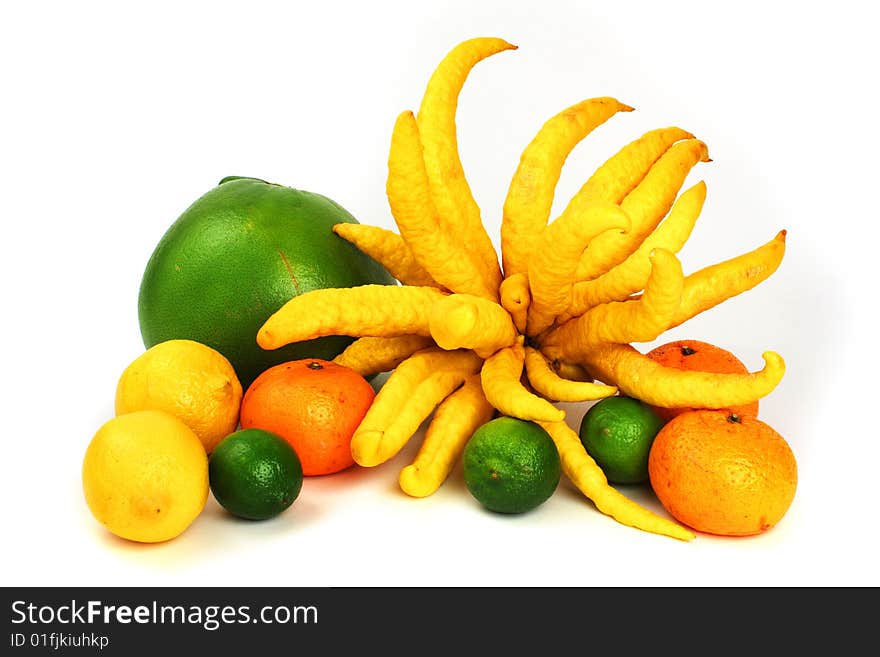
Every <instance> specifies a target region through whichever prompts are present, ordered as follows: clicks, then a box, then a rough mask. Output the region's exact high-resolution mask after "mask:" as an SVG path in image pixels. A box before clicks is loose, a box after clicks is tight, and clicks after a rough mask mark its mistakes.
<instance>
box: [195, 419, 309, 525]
mask: <svg viewBox="0 0 880 657" xmlns="http://www.w3.org/2000/svg"><path fill="white" fill-rule="evenodd" d="M208 475H209V478H210V483H211V492H212V493H213V494H214V497H215V498H216V500H217V501H218V502H219V503H220V506H222V507H223V508H224V509H226V510H227V511H229V512H230V513H231V514H233V515H236V516H239V517H240V518H247V519H248V520H265V519H267V518H272V517H274V516H277V515H278V514H279V513H281V512H282V511H284V510H285V509H286V508H287V507H289V506H290V505H291V504H293V501H294V500H295V499H296V498H297V496H298V495H299V491H300V489H301V488H302V481H303V471H302V465H301V464H300V460H299V457H298V456H297V454H296V452H295V451H294V449H293V447H291V446H290V444H289V443H288V442H287V441H286V440H284V438H282V437H281V436H278V435H277V434H274V433H271V432H269V431H263V430H262V429H242V430H240V431H236V432H235V433H231V434H229V435H228V436H226V438H224V439H223V440H222V441H221V442H220V444H219V445H217V447H216V448H215V449H214V451H213V452H212V453H211V458H210V460H209V462H208Z"/></svg>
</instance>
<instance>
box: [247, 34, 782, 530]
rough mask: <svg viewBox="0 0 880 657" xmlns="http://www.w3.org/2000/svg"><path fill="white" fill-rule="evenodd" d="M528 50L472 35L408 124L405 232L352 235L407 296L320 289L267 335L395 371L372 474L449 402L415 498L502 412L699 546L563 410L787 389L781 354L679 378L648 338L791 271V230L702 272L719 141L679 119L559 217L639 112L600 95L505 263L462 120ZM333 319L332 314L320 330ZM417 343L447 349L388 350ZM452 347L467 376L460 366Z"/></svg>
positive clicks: (539, 184)
mask: <svg viewBox="0 0 880 657" xmlns="http://www.w3.org/2000/svg"><path fill="white" fill-rule="evenodd" d="M510 49H513V46H511V45H510V44H508V43H507V42H505V41H503V40H500V39H492V38H476V39H471V40H468V41H465V42H463V43H461V44H459V45H458V46H456V47H455V48H453V50H452V51H450V53H449V54H448V55H447V56H446V57H445V58H444V59H443V61H442V62H441V64H440V65H439V66H438V67H437V69H436V71H435V72H434V74H433V76H432V77H431V79H430V81H429V82H428V86H427V88H426V90H425V95H424V99H423V101H422V105H421V108H420V110H419V113H418V116H416V115H415V114H413V113H412V112H410V111H404V112H402V113H400V114H399V115H398V117H397V121H396V123H395V126H394V131H393V133H392V137H391V145H390V152H389V159H388V178H387V182H386V191H387V195H388V201H389V205H390V207H391V212H392V215H393V217H394V220H395V223H396V224H397V227H398V229H399V231H400V233H399V235H397V234H395V233H391V234H390V235H386V234H384V233H382V234H380V233H375V234H373V235H371V236H370V239H368V237H367V236H366V231H361V230H360V229H356V230H355V229H352V230H348V229H346V230H342V231H339V232H340V233H341V234H345V233H348V235H347V239H350V240H351V241H352V242H353V243H355V244H357V243H358V242H359V241H360V243H361V244H363V247H364V249H365V250H366V251H367V252H368V253H370V254H371V255H372V256H373V257H375V258H377V260H379V261H380V262H383V263H385V264H386V266H387V267H388V268H389V270H393V271H398V272H400V279H399V280H400V282H401V283H403V284H404V285H403V286H402V287H390V286H373V287H372V288H371V289H370V290H369V291H368V292H367V291H365V292H363V293H355V292H352V293H348V292H346V293H344V294H343V293H340V292H339V291H334V290H319V291H316V292H313V293H310V294H309V295H304V296H303V297H302V298H301V299H298V300H297V299H295V300H293V302H291V304H290V305H289V306H286V307H284V308H282V309H281V310H279V311H278V312H277V313H276V314H275V315H273V316H272V317H271V318H269V320H268V321H267V322H266V324H265V325H264V326H263V328H262V329H261V331H260V336H259V338H258V339H259V341H260V344H261V345H262V346H263V347H265V348H276V347H279V346H282V345H285V344H288V343H290V342H294V341H296V340H303V339H312V338H318V337H321V336H326V335H336V334H341V335H351V336H356V337H358V338H359V340H358V342H356V343H355V344H354V345H353V346H352V348H351V351H350V352H349V353H348V354H343V355H342V356H340V359H341V360H342V361H347V360H350V362H357V363H362V365H361V367H362V368H363V369H364V370H365V371H375V370H380V369H381V370H382V371H387V370H391V369H393V372H392V374H391V376H390V378H389V379H388V382H387V383H386V384H385V388H384V389H383V391H381V392H380V393H379V395H378V396H377V398H376V404H375V405H374V409H371V412H370V413H368V415H367V417H366V418H365V419H364V422H363V423H362V424H361V427H360V428H359V430H358V434H359V435H357V436H356V440H354V441H352V450H353V452H354V453H355V458H356V460H357V461H358V463H361V464H362V465H367V466H372V465H378V464H379V463H382V462H385V461H387V460H388V459H390V458H391V457H392V456H394V455H395V454H397V453H398V452H399V451H400V449H401V448H402V447H403V446H404V445H405V444H406V442H407V441H408V440H409V438H411V437H412V436H413V435H414V434H415V432H416V431H417V429H418V427H419V425H420V423H422V422H423V421H425V420H427V419H428V418H429V416H430V415H431V412H432V411H434V410H435V409H436V413H435V415H434V417H433V418H432V419H431V421H430V424H429V426H428V429H427V433H426V439H425V442H424V443H423V446H422V450H420V452H419V454H418V456H417V457H416V459H415V461H414V462H413V464H412V465H410V466H408V467H406V468H404V470H403V472H401V475H400V485H401V487H402V488H403V489H404V490H405V491H406V492H407V493H408V494H410V495H412V496H415V497H422V496H425V495H429V494H431V493H432V492H434V491H435V490H436V488H437V487H438V486H439V485H440V484H441V483H442V482H443V480H444V479H445V478H446V476H447V474H448V472H449V469H450V468H451V467H452V463H453V462H454V460H455V459H457V458H459V457H460V454H461V447H462V441H463V440H465V438H464V436H465V435H466V433H467V432H468V431H471V430H472V428H473V426H474V425H475V424H476V423H477V422H478V421H480V420H482V419H483V418H484V417H485V416H486V414H487V412H488V409H490V408H492V409H495V411H497V412H500V413H502V414H504V415H508V416H512V417H516V418H519V419H524V420H531V421H535V422H539V423H541V425H542V426H544V428H545V429H546V430H547V431H548V432H549V433H550V435H551V437H552V438H553V441H554V443H555V444H556V447H557V449H558V450H559V453H560V455H561V456H562V463H563V469H564V471H565V473H566V474H567V476H568V477H569V478H570V479H571V480H572V481H573V482H574V483H575V485H576V486H577V487H578V488H579V489H580V490H581V492H583V494H584V495H585V496H586V497H588V498H589V499H590V500H592V501H593V502H594V503H595V505H596V507H597V508H598V509H599V510H600V511H601V512H603V513H605V514H607V515H609V516H611V517H613V518H614V519H616V520H617V521H618V522H621V523H623V524H625V525H630V526H633V527H637V528H640V529H643V530H645V531H649V532H653V533H657V534H662V535H666V536H671V537H674V538H677V539H681V540H690V539H692V538H693V537H694V535H693V533H692V532H690V531H689V530H687V529H685V528H683V527H681V526H680V525H678V524H677V523H675V522H673V521H672V520H669V519H667V518H662V517H660V516H658V515H657V514H655V513H653V512H651V511H650V510H647V509H644V508H642V507H640V506H639V505H637V504H635V503H634V502H632V501H630V500H628V499H627V498H626V497H625V496H623V495H622V494H621V493H620V492H618V491H617V490H615V489H614V488H613V487H612V486H610V485H609V483H608V481H607V479H606V478H605V477H604V475H603V473H602V470H601V469H600V468H599V467H598V466H597V465H596V463H595V462H594V461H593V460H592V459H591V458H590V456H589V455H588V454H587V452H586V450H585V449H584V447H583V445H582V444H581V442H580V440H579V438H578V436H577V434H576V433H574V432H573V431H572V430H571V428H570V427H568V426H567V424H566V423H565V411H564V410H563V409H561V408H558V407H557V406H556V405H555V404H554V402H557V401H568V402H572V401H582V400H590V399H600V398H602V397H605V396H608V395H611V394H615V393H616V392H618V391H619V392H622V393H625V394H628V395H630V396H632V397H636V398H638V399H642V400H643V401H645V402H647V403H650V404H652V405H655V406H672V407H678V406H708V405H712V406H716V407H718V406H721V407H725V406H729V405H734V404H742V403H746V402H748V401H754V400H756V399H758V398H759V397H763V396H765V395H767V394H769V393H770V392H771V391H772V390H773V389H774V387H775V386H776V385H777V384H778V383H779V381H780V379H781V377H782V374H783V373H784V371H785V367H784V362H783V360H782V358H781V357H780V356H779V355H778V354H775V353H774V352H766V353H765V354H764V358H765V361H766V367H765V368H764V369H763V370H762V371H760V372H757V373H747V374H711V373H702V372H683V371H681V370H674V369H673V368H664V367H662V366H660V365H659V364H657V363H654V362H653V361H651V360H650V359H649V358H647V357H645V356H643V355H642V354H641V353H640V352H638V351H637V350H636V349H635V348H634V347H632V346H631V345H630V344H629V343H630V342H643V341H650V340H653V339H655V338H657V337H658V336H660V335H662V334H663V333H664V332H665V331H667V330H668V329H670V328H672V327H673V326H677V325H678V324H680V323H682V322H683V321H686V320H687V319H689V318H690V317H693V316H694V315H696V314H697V313H699V312H702V311H703V310H707V309H708V308H711V307H713V306H715V305H717V304H719V303H721V302H722V301H724V300H725V299H728V298H730V297H732V296H735V295H737V294H740V293H741V292H744V291H746V290H748V289H750V288H751V287H754V286H755V285H757V284H758V283H759V282H761V281H762V280H765V279H766V278H767V277H768V276H769V275H770V274H772V273H773V271H775V270H776V268H777V267H778V266H779V262H780V261H781V258H782V254H783V252H784V237H785V232H784V231H782V232H781V233H780V234H779V235H778V236H777V238H776V239H775V240H773V241H772V242H771V243H769V244H767V245H765V246H763V247H760V248H758V249H756V250H754V251H752V252H749V253H747V254H744V255H742V256H738V257H735V258H732V259H730V260H727V261H725V262H723V263H719V264H717V265H713V266H711V267H707V268H705V269H703V270H701V271H699V272H696V273H694V274H690V275H685V273H684V272H683V271H682V266H681V262H680V261H679V259H678V257H677V255H676V253H677V252H678V251H679V250H680V249H681V248H682V246H683V245H684V243H685V241H686V240H687V238H688V236H689V235H690V233H691V231H692V229H693V227H694V224H695V222H696V220H697V218H698V217H699V215H700V213H701V211H702V208H703V204H704V201H705V198H706V186H705V184H704V183H703V182H697V183H696V184H694V185H692V186H690V187H688V188H687V189H686V190H685V191H684V192H683V193H681V194H679V191H680V190H681V189H682V188H683V186H684V183H685V181H686V179H687V177H688V175H689V173H690V171H691V170H692V169H693V168H694V167H696V166H697V165H698V164H699V163H701V162H707V161H709V155H708V148H707V147H706V144H705V143H703V142H702V141H700V140H699V139H697V138H696V137H694V135H692V134H691V133H689V132H687V131H685V130H683V129H681V128H677V127H668V128H661V129H658V130H652V131H650V132H647V133H645V134H644V135H642V136H641V137H640V138H638V139H636V140H634V141H631V142H630V143H628V144H627V145H626V146H624V147H623V148H622V149H621V150H620V151H619V152H618V153H616V154H615V155H614V156H612V157H611V158H609V159H608V160H606V161H605V163H604V164H603V165H602V166H601V167H600V168H599V169H598V170H597V171H596V172H595V173H594V174H593V175H592V176H591V177H590V178H589V180H587V182H586V183H585V184H584V186H583V187H582V188H581V189H580V191H579V192H578V193H577V194H576V195H575V196H574V198H572V199H571V201H570V202H569V204H568V205H567V207H566V208H565V210H564V211H563V212H562V213H561V215H560V216H559V217H557V218H555V219H553V220H552V221H551V216H550V215H551V210H552V205H553V200H554V194H555V189H556V185H557V182H558V180H559V177H560V173H561V170H562V166H563V164H564V162H565V160H566V158H567V157H568V155H569V153H570V152H571V151H572V149H573V148H574V147H575V146H576V145H577V144H578V143H579V142H580V141H581V140H582V139H584V138H585V137H586V136H587V135H588V134H590V133H591V132H592V131H593V130H594V129H596V128H598V127H599V126H600V125H602V124H604V123H605V122H606V121H608V120H609V119H610V118H611V117H613V116H614V115H615V114H618V113H620V112H629V111H632V108H631V107H630V106H628V105H625V104H623V103H621V102H620V101H618V100H616V99H614V98H608V97H600V98H592V99H587V100H584V101H582V102H580V103H577V104H575V105H572V106H571V107H569V108H567V109H565V110H563V111H562V112H560V113H559V114H557V115H555V116H554V117H552V118H551V119H550V120H548V121H547V122H546V123H545V124H544V125H543V126H542V128H541V129H540V131H539V132H538V134H537V136H536V137H535V138H534V139H533V140H532V142H531V143H530V144H529V145H528V146H527V147H526V149H525V150H524V151H523V154H522V157H521V159H520V163H519V166H518V168H517V170H516V173H515V174H514V176H513V179H512V181H511V183H510V187H509V190H508V195H507V198H506V201H505V204H504V209H503V218H502V223H501V262H502V265H503V271H500V270H499V269H498V266H497V261H498V258H497V256H496V254H495V253H494V251H491V252H490V250H489V249H487V248H486V245H487V236H486V232H485V229H484V227H483V225H482V222H481V221H480V211H479V207H478V206H477V205H476V203H475V201H474V198H473V195H472V194H471V191H470V188H469V187H468V185H467V180H466V178H465V175H464V171H463V169H462V166H461V161H460V158H459V155H458V144H457V135H456V128H455V109H456V106H457V100H458V94H459V92H460V90H461V87H462V85H463V83H464V81H465V78H466V77H467V74H468V72H469V71H470V70H471V68H473V66H474V65H475V64H476V63H477V62H479V61H481V60H482V59H485V58H486V57H488V56H489V55H492V54H494V53H498V52H502V51H504V50H510ZM358 232H362V233H364V234H363V235H356V234H355V233H358ZM371 240H372V241H371ZM380 243H381V245H379V244H380ZM388 244H394V245H397V246H396V247H395V248H393V249H392V248H389V247H388V246H387V245H388ZM404 247H405V248H404ZM502 274H503V277H502ZM407 290H409V291H407ZM358 295H361V296H358ZM317 315H320V316H321V317H322V319H321V320H320V321H319V320H315V319H311V318H312V317H314V316H317ZM304 318H306V319H304ZM269 334H271V337H270V336H269ZM407 334H408V335H410V336H417V337H418V338H419V339H423V338H426V339H428V340H430V346H428V347H427V348H420V347H422V343H421V342H419V343H403V342H393V343H392V342H387V341H388V340H395V341H398V340H402V338H403V336H404V335H407ZM416 349H418V350H416ZM444 352H445V353H447V354H449V355H450V358H453V359H455V361H456V363H457V364H456V365H455V366H452V365H450V363H449V362H446V363H445V364H444V358H443V356H442V354H443V353H444ZM410 354H411V355H410ZM463 354H468V355H469V356H465V355H463ZM594 377H595V379H596V380H598V381H599V383H596V382H594ZM478 384H479V391H478V390H477V385H478ZM699 402H703V403H699ZM706 402H711V403H706Z"/></svg>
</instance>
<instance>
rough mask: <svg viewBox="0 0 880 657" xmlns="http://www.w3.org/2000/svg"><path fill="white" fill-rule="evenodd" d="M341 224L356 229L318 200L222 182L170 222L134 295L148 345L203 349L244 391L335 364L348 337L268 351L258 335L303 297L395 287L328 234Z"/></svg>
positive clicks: (262, 185) (277, 188)
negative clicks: (296, 371)
mask: <svg viewBox="0 0 880 657" xmlns="http://www.w3.org/2000/svg"><path fill="white" fill-rule="evenodd" d="M337 223H358V222H357V220H356V219H355V218H354V217H353V216H352V215H351V214H350V213H349V212H347V211H346V210H345V209H344V208H342V207H341V206H340V205H338V204H337V203H335V202H334V201H332V200H331V199H329V198H327V197H326V196H322V195H320V194H315V193H312V192H307V191H302V190H298V189H293V188H291V187H284V186H282V185H276V184H272V183H268V182H265V181H263V180H258V179H255V178H243V177H237V176H230V177H228V178H224V179H223V180H221V181H220V184H219V185H218V186H217V187H215V188H214V189H212V190H210V191H209V192H207V193H206V194H205V195H204V196H202V197H201V198H199V199H198V200H197V201H195V203H193V204H192V205H191V206H190V207H189V208H187V210H186V211H184V213H183V214H182V215H181V216H180V217H179V218H178V219H177V221H175V222H174V224H172V226H171V227H170V228H169V229H168V231H167V232H166V233H165V235H164V236H163V237H162V239H161V240H160V241H159V243H158V245H157V246H156V248H155V250H154V251H153V254H152V256H151V257H150V259H149V262H148V263H147V266H146V270H145V271H144V275H143V279H142V281H141V287H140V294H139V297H138V317H139V321H140V329H141V335H142V337H143V341H144V345H145V346H146V347H147V348H148V349H149V348H150V347H152V346H153V345H156V344H159V343H160V342H164V341H166V340H172V339H188V340H195V341H196V342H201V343H202V344H206V345H208V346H209V347H212V348H214V349H216V350H217V351H219V352H220V353H221V354H223V355H224V356H226V358H227V359H229V361H230V362H231V363H232V365H233V367H234V368H235V371H236V374H238V377H239V379H240V380H241V383H242V386H244V387H245V388H247V386H249V385H250V383H251V382H252V381H253V380H254V379H255V378H256V377H257V376H258V375H259V374H260V373H261V372H263V371H265V370H266V369H268V368H269V367H272V366H274V365H277V364H279V363H282V362H286V361H290V360H298V359H301V358H321V359H325V360H331V359H333V358H334V357H335V356H336V355H337V354H339V353H340V352H341V351H342V350H343V349H344V348H345V347H346V346H347V345H348V344H350V343H351V342H352V340H353V338H351V337H347V336H327V337H323V338H318V339H316V340H309V341H307V342H301V343H297V344H293V345H287V346H285V347H282V348H280V349H276V350H272V351H266V350H263V349H261V348H260V347H259V345H257V342H256V335H257V331H258V330H259V328H260V326H262V325H263V323H264V322H265V321H266V319H267V318H268V317H269V316H270V315H271V314H272V313H274V312H275V311H276V310H278V309H279V308H280V307H281V306H282V305H283V304H284V303H285V302H287V301H288V300H289V299H291V298H293V297H294V296H297V295H299V294H303V293H304V292H308V291H310V290H315V289H321V288H328V287H354V286H358V285H367V284H386V285H392V284H395V281H394V279H393V278H392V277H391V276H390V275H389V274H388V272H387V271H385V269H384V268H383V267H382V266H381V265H380V264H379V263H377V262H376V261H375V260H373V259H372V258H370V257H368V256H367V255H365V254H363V253H361V251H359V250H358V249H357V248H356V247H355V246H354V245H352V244H350V243H348V242H346V241H345V240H344V239H342V238H341V237H339V236H337V235H336V234H335V233H333V231H332V228H333V225H334V224H337Z"/></svg>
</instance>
